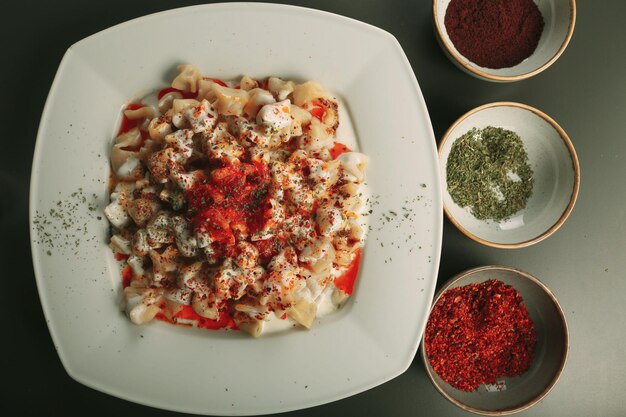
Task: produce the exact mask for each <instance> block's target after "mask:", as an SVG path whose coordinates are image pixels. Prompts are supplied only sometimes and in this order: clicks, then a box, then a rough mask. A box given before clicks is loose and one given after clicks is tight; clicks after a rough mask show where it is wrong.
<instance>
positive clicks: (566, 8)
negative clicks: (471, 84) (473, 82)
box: [433, 0, 576, 82]
mask: <svg viewBox="0 0 626 417" xmlns="http://www.w3.org/2000/svg"><path fill="white" fill-rule="evenodd" d="M449 3H450V0H433V18H434V26H435V31H436V32H437V39H438V40H439V44H440V45H441V47H442V49H443V51H444V52H445V53H446V55H447V56H448V58H450V60H451V61H452V62H454V63H455V64H456V65H457V66H458V67H459V68H461V69H462V70H464V71H465V72H467V73H469V74H470V75H473V76H475V77H477V78H480V79H483V80H487V81H495V82H511V81H519V80H523V79H525V78H529V77H532V76H533V75H536V74H539V73H540V72H541V71H543V70H545V69H546V68H548V67H549V66H550V65H552V64H553V63H554V62H555V61H556V60H557V59H558V58H559V56H561V54H562V53H563V51H564V50H565V48H566V47H567V44H568V43H569V41H570V39H571V38H572V34H573V33H574V26H575V23H576V0H545V1H535V3H537V6H538V8H539V11H540V12H541V14H542V16H543V20H544V29H543V33H542V34H541V38H540V39H539V44H538V45H537V49H535V52H534V53H533V54H532V55H531V56H529V57H528V58H526V59H525V60H524V61H522V62H520V63H519V64H517V65H515V66H513V67H509V68H500V69H492V68H485V67H481V66H479V65H477V64H475V63H473V62H472V61H470V60H469V59H467V58H466V57H464V56H463V55H462V54H461V53H460V52H459V51H457V49H456V48H455V47H454V44H453V43H452V41H451V40H450V37H449V36H448V33H447V31H446V26H445V23H444V19H445V15H446V9H447V8H448V4H449Z"/></svg>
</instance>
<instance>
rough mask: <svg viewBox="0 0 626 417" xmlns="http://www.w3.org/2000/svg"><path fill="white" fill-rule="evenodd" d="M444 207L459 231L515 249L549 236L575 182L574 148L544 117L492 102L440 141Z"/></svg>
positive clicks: (567, 208) (569, 203)
mask: <svg viewBox="0 0 626 417" xmlns="http://www.w3.org/2000/svg"><path fill="white" fill-rule="evenodd" d="M439 163H440V170H441V181H442V189H443V190H444V193H443V202H444V210H445V212H446V215H447V217H448V219H449V220H450V221H451V222H452V223H453V224H454V225H455V226H456V227H457V228H458V229H459V230H460V231H461V232H463V233H464V234H465V235H467V236H468V237H470V238H471V239H473V240H475V241H477V242H480V243H482V244H485V245H488V246H493V247H498V248H519V247H525V246H529V245H532V244H534V243H537V242H540V241H542V240H543V239H545V238H547V237H548V236H550V235H551V234H552V233H554V232H555V231H556V230H557V229H558V228H559V227H560V226H561V225H562V224H563V223H564V222H565V220H566V219H567V217H568V216H569V214H570V212H571V211H572V209H573V207H574V204H575V202H576V198H577V196H578V190H579V187H580V168H579V164H578V158H577V156H576V151H575V149H574V145H573V143H572V141H571V140H570V138H569V137H568V135H567V134H566V133H565V131H564V130H563V129H562V128H561V127H560V126H559V125H558V124H557V123H556V122H555V121H554V120H553V119H552V118H550V117H549V116H548V115H546V114H545V113H543V112H541V111H540V110H537V109H535V108H533V107H530V106H527V105H525V104H520V103H513V102H498V103H490V104H486V105H484V106H480V107H477V108H476V109H473V110H471V111H469V112H468V113H466V114H465V115H463V116H461V118H459V119H458V120H457V121H456V122H455V123H454V124H453V125H452V126H451V127H450V128H449V129H448V130H447V132H446V133H445V134H444V136H443V138H442V139H441V142H440V144H439Z"/></svg>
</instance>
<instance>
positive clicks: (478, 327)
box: [424, 279, 537, 392]
mask: <svg viewBox="0 0 626 417" xmlns="http://www.w3.org/2000/svg"><path fill="white" fill-rule="evenodd" d="M536 343H537V334H536V330H535V325H534V323H533V321H532V320H531V318H530V316H529V315H528V311H527V310H526V306H525V305H524V300H523V299H522V297H521V295H520V293H519V292H518V291H517V290H515V289H514V288H513V287H511V286H510V285H506V284H504V283H503V282H502V281H499V280H496V279H491V280H489V281H485V282H482V283H479V284H471V285H467V286H465V287H459V288H452V289H449V290H448V291H446V292H445V293H443V295H442V296H441V298H440V299H439V301H438V302H437V304H436V305H435V306H434V308H433V310H432V312H431V314H430V318H429V319H428V324H427V325H426V332H425V338H424V347H425V349H426V356H427V357H428V360H429V362H430V365H431V366H432V367H433V370H434V371H435V372H436V373H437V375H439V376H440V377H441V379H443V380H444V381H445V382H447V383H448V384H450V385H452V386H453V387H454V388H456V389H459V390H461V391H468V392H469V391H474V390H475V389H477V388H478V387H479V386H480V385H483V384H495V383H497V379H498V378H503V377H514V376H518V375H521V374H522V373H524V372H526V371H527V370H528V369H529V368H530V366H531V364H532V362H533V359H534V356H535V346H536Z"/></svg>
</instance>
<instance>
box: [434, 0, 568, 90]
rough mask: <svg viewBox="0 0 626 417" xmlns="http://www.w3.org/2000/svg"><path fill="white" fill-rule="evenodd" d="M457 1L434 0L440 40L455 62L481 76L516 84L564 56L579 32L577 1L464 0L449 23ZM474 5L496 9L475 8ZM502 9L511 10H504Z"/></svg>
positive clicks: (436, 29) (473, 74)
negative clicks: (474, 0)
mask: <svg viewBox="0 0 626 417" xmlns="http://www.w3.org/2000/svg"><path fill="white" fill-rule="evenodd" d="M452 1H454V0H433V24H434V29H435V32H436V37H437V40H438V41H439V44H440V46H441V48H442V49H443V51H444V52H445V54H446V55H447V56H448V58H449V59H450V60H451V61H452V62H453V63H454V64H455V65H457V66H458V67H459V68H461V69H462V70H463V71H465V72H467V73H469V74H470V75H472V76H474V77H477V78H479V79H483V80H487V81H494V82H512V81H519V80H523V79H526V78H529V77H532V76H534V75H536V74H538V73H540V72H542V71H543V70H545V69H546V68H548V67H550V65H552V64H553V63H554V62H555V61H556V60H557V59H558V58H559V57H560V56H561V54H562V53H563V52H564V51H565V48H566V47H567V45H568V44H569V41H570V39H571V37H572V34H573V32H574V26H575V22H576V1H575V0H546V1H534V4H535V5H534V6H533V5H532V4H530V3H531V2H530V0H525V1H527V4H526V5H524V4H523V3H524V2H523V1H521V0H516V1H511V0H508V1H507V2H503V3H502V4H499V3H498V2H479V1H477V3H476V4H477V5H478V6H477V5H473V6H472V5H471V2H467V1H466V2H463V3H461V2H460V1H459V3H458V4H456V5H455V4H453V5H452V8H451V9H450V12H449V13H450V14H449V16H448V20H447V23H448V25H446V14H447V13H448V8H449V6H450V3H452ZM468 3H469V5H468ZM513 3H515V4H513ZM529 4H530V6H529ZM523 6H526V7H531V8H534V9H535V18H534V20H535V21H536V24H535V25H536V27H535V28H534V29H533V31H532V33H531V32H529V31H530V29H528V27H529V25H532V24H533V23H532V21H533V19H529V17H528V16H529V15H530V14H531V13H528V11H526V10H524V7H523ZM471 7H487V8H490V9H491V10H487V11H485V10H480V11H476V9H474V10H472V9H471ZM501 8H507V9H506V11H505V12H502V10H500V9H501ZM537 10H538V12H539V13H540V15H539V14H538V13H536V11H537ZM498 19H503V20H502V21H497V20H498ZM529 22H530V23H529ZM516 25H518V26H519V27H517V26H516ZM524 34H526V35H525V36H524ZM516 37H518V38H516ZM485 39H487V40H485ZM455 44H456V45H455ZM535 45H536V46H535ZM503 49H506V50H508V52H504V51H503ZM470 58H471V59H470ZM477 62H478V63H477Z"/></svg>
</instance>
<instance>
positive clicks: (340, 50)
mask: <svg viewBox="0 0 626 417" xmlns="http://www.w3.org/2000/svg"><path fill="white" fill-rule="evenodd" d="M276 22H280V25H277V24H276ZM183 28H184V30H183ZM328 39H332V40H333V41H332V42H328ZM364 44H367V45H368V47H367V48H363V47H362V45H364ZM183 62H189V63H193V64H195V65H197V66H199V67H200V68H201V69H202V71H203V72H204V73H206V74H214V76H216V77H221V78H225V79H229V78H234V77H236V76H240V75H241V74H243V73H247V74H249V75H251V76H257V77H264V76H267V75H270V74H271V75H279V76H283V77H285V78H290V79H300V80H306V79H317V80H318V81H320V82H321V83H322V84H323V85H324V86H325V87H327V88H328V89H329V90H330V91H333V92H334V93H336V94H337V95H338V96H339V97H340V98H341V99H343V100H344V102H345V103H346V105H347V110H348V112H349V114H350V115H351V119H352V122H353V125H354V126H355V130H356V134H357V137H358V142H359V145H360V149H361V150H362V151H363V152H365V153H367V154H368V155H369V156H370V158H371V162H370V167H369V168H368V185H369V189H370V190H371V192H372V195H373V197H372V199H371V201H370V204H371V205H372V213H371V215H370V216H371V217H370V225H371V231H370V232H369V237H368V241H367V242H366V247H365V249H364V252H363V256H362V264H361V272H360V276H359V281H358V283H357V287H356V289H355V293H354V295H353V297H352V299H351V300H350V301H349V302H348V304H347V305H346V306H345V307H344V308H342V309H341V310H340V311H339V312H337V313H336V314H333V315H331V316H329V317H327V318H324V319H323V320H320V321H319V322H318V323H316V325H315V326H314V328H313V329H312V330H310V331H293V332H285V333H281V334H274V335H269V336H268V337H263V338H261V339H258V340H255V339H252V338H249V337H248V336H247V335H244V334H239V333H238V332H210V331H201V330H197V329H189V328H181V327H175V326H171V325H167V324H164V323H153V324H150V325H148V326H145V327H139V326H135V325H133V324H131V323H130V322H129V321H128V319H127V318H126V317H125V316H124V315H123V314H122V313H121V312H120V311H119V310H118V308H117V303H118V301H119V295H120V273H119V269H118V265H117V264H116V262H115V260H114V258H113V256H112V254H111V252H110V250H109V249H108V247H107V240H108V224H107V221H106V219H105V218H104V216H103V215H101V212H100V211H101V210H102V208H103V207H104V206H105V204H106V203H107V182H108V172H109V164H108V154H109V148H110V145H111V143H112V138H113V136H114V130H115V123H116V120H117V118H118V117H119V112H118V111H119V109H120V108H121V107H122V106H123V104H124V103H125V102H127V100H129V99H131V98H133V97H140V96H141V95H142V94H143V93H145V92H147V91H148V90H150V89H153V88H158V87H159V86H163V85H165V84H167V83H168V80H171V77H172V74H173V72H172V71H173V70H174V68H175V66H176V65H177V64H179V63H183ZM390 102H393V103H400V104H401V105H398V106H389V105H388V104H389V103H390ZM386 217H388V218H389V220H387V219H386ZM30 219H31V227H32V234H31V236H32V253H33V263H34V267H35V273H36V277H37V285H38V288H39V294H40V297H41V302H42V305H43V309H44V312H45V314H46V318H47V321H48V324H49V329H50V332H51V335H52V338H53V341H54V344H55V347H56V348H57V351H58V354H59V357H60V358H61V361H62V362H63V365H64V367H65V369H66V370H67V372H68V373H69V374H70V375H71V376H72V377H73V378H74V379H76V380H78V381H79V382H81V383H84V384H86V385H88V386H90V387H93V388H95V389H98V390H101V391H104V392H106V393H109V394H112V395H115V396H118V397H121V398H125V399H128V400H131V401H135V402H138V403H142V404H147V405H150V406H154V407H160V408H165V409H170V410H176V411H182V412H191V413H199V414H220V415H244V414H264V413H273V412H282V411H288V410H294V409H299V408H304V407H310V406H314V405H318V404H322V403H326V402H330V401H334V400H337V399H340V398H343V397H347V396H349V395H352V394H356V393H358V392H361V391H364V390H366V389H369V388H372V387H374V386H376V385H378V384H381V383H383V382H385V381H387V380H389V379H391V378H394V377H396V376H397V375H399V374H400V373H402V372H403V371H404V370H406V369H407V367H408V366H409V365H410V363H411V361H412V359H413V357H414V355H415V351H416V349H417V346H418V343H419V340H420V337H421V335H422V331H423V328H424V326H425V322H426V318H427V315H428V311H429V309H430V303H431V300H432V296H433V293H434V288H435V282H436V275H437V269H438V262H439V254H440V246H441V233H442V206H441V195H440V189H439V177H438V168H437V158H436V149H435V141H434V137H433V132H432V127H431V124H430V120H429V118H428V114H427V110H426V106H425V104H424V100H423V97H422V95H421V92H420V89H419V86H418V84H417V81H416V79H415V76H414V74H413V72H412V70H411V67H410V65H409V63H408V61H407V59H406V57H405V55H404V53H403V51H402V49H401V47H400V45H399V44H398V42H397V41H396V40H395V38H394V37H393V36H391V35H389V34H388V33H386V32H384V31H382V30H380V29H377V28H374V27H372V26H369V25H366V24H364V23H361V22H357V21H354V20H351V19H347V18H344V17H340V16H336V15H332V14H329V13H324V12H320V11H314V10H309V9H303V8H297V7H289V6H278V5H267V4H244V3H241V4H236V3H235V4H233V3H231V4H216V5H206V6H197V7H192V8H185V9H178V10H172V11H169V12H164V13H158V14H155V15H150V16H146V17H144V18H141V19H136V20H133V21H130V22H127V23H124V24H121V25H119V26H116V27H113V28H111V29H108V30H105V31H103V32H100V33H98V34H96V35H93V36H91V37H89V38H87V39H85V40H83V41H81V42H78V43H77V44H75V45H73V46H72V47H71V48H70V49H69V50H68V52H67V53H66V55H65V57H64V58H63V61H62V63H61V65H60V67H59V70H58V73H57V76H56V78H55V80H54V83H53V85H52V88H51V91H50V95H49V97H48V101H47V103H46V107H45V110H44V113H43V116H42V120H41V125H40V129H39V134H38V137H37V145H36V149H35V154H34V159H33V170H32V177H31V194H30Z"/></svg>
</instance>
